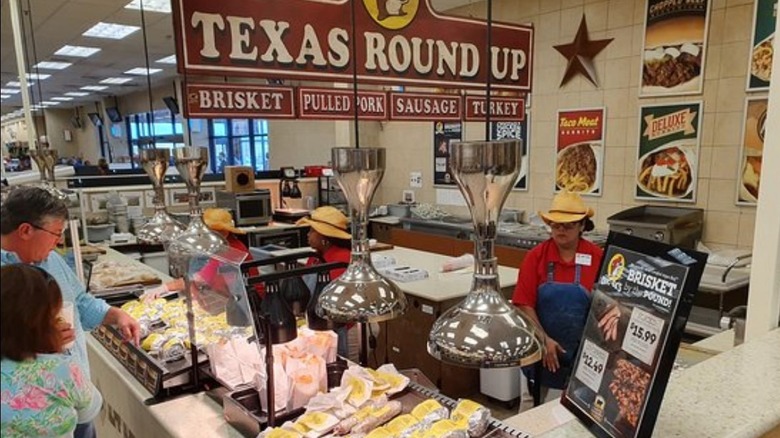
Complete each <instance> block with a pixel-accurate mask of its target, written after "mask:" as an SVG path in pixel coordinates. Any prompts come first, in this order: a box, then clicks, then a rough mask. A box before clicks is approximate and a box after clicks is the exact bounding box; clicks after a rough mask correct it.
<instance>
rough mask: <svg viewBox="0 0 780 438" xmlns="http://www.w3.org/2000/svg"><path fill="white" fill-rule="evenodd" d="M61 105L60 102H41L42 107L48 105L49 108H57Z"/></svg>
mask: <svg viewBox="0 0 780 438" xmlns="http://www.w3.org/2000/svg"><path fill="white" fill-rule="evenodd" d="M59 104H60V103H59V102H52V101H50V100H44V101H43V102H41V105H48V106H55V105H59Z"/></svg>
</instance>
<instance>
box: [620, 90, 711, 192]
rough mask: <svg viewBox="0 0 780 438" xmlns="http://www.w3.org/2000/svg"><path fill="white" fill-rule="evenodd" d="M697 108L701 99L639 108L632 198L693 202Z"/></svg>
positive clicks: (696, 165)
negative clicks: (633, 196)
mask: <svg viewBox="0 0 780 438" xmlns="http://www.w3.org/2000/svg"><path fill="white" fill-rule="evenodd" d="M701 109H702V103H701V102H694V103H681V104H674V105H648V106H643V107H641V108H640V110H639V112H640V117H639V123H640V130H639V132H640V138H639V147H638V155H637V165H636V182H635V190H634V195H635V198H637V199H647V200H651V201H675V202H696V185H697V170H698V166H699V144H700V141H701V136H700V124H701Z"/></svg>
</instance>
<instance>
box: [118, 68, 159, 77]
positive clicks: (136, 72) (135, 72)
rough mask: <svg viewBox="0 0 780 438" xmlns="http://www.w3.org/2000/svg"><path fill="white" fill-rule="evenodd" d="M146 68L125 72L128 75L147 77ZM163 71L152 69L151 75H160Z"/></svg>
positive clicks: (150, 70)
mask: <svg viewBox="0 0 780 438" xmlns="http://www.w3.org/2000/svg"><path fill="white" fill-rule="evenodd" d="M146 71H147V70H146V68H144V67H136V68H133V69H130V70H128V71H126V72H125V74H126V75H137V76H146ZM161 71H162V69H161V68H150V69H149V74H150V75H153V74H155V73H160V72H161Z"/></svg>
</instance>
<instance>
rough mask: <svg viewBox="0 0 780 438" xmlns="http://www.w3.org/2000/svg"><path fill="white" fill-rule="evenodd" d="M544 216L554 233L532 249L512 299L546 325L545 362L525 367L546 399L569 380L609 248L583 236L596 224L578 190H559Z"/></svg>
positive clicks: (541, 214)
mask: <svg viewBox="0 0 780 438" xmlns="http://www.w3.org/2000/svg"><path fill="white" fill-rule="evenodd" d="M539 216H541V217H542V219H543V220H544V222H545V223H546V224H547V225H548V226H549V227H550V229H551V233H550V234H551V237H550V239H548V240H546V241H544V242H542V243H540V244H539V245H537V246H536V247H534V248H533V249H532V250H531V251H529V252H528V254H526V256H525V258H524V259H523V265H522V267H521V268H520V273H519V275H518V278H517V285H516V286H515V292H514V295H513V296H512V302H513V303H514V304H515V305H516V306H518V307H519V308H520V309H521V310H522V311H523V312H525V313H526V314H527V315H528V316H529V317H530V318H531V319H533V320H534V321H536V323H537V324H539V325H540V326H541V328H542V330H541V332H542V336H543V339H544V343H545V355H544V357H543V358H542V362H541V366H536V367H527V368H526V369H524V370H523V371H524V373H525V374H526V376H527V377H528V379H529V381H533V383H534V385H535V388H534V389H535V390H536V391H535V392H536V394H535V395H536V396H537V397H536V398H541V400H537V401H540V402H541V401H543V400H545V399H547V400H550V399H553V398H556V397H559V396H560V390H562V389H564V388H565V387H566V385H567V384H568V380H569V375H570V374H571V367H572V366H573V364H574V359H575V358H574V356H575V355H576V354H577V349H578V347H579V342H580V338H582V332H583V329H584V328H585V321H586V319H587V316H588V309H589V308H590V293H591V292H590V291H591V290H592V289H593V283H594V282H595V281H596V276H597V275H598V271H599V265H600V264H601V257H602V255H603V251H602V249H601V248H599V247H598V246H596V245H594V244H593V243H591V242H589V241H588V240H586V239H583V238H582V233H583V232H585V231H590V230H592V229H593V227H594V225H593V221H592V220H591V219H590V218H591V217H592V216H593V209H591V208H588V207H586V206H585V203H584V202H583V201H582V198H581V197H580V196H579V195H577V194H576V193H569V192H561V193H559V194H557V195H556V196H555V198H553V202H552V206H551V208H550V210H549V211H548V212H546V213H545V212H539Z"/></svg>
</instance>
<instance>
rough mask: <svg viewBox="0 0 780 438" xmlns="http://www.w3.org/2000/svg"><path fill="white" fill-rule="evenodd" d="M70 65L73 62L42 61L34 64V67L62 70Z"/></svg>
mask: <svg viewBox="0 0 780 438" xmlns="http://www.w3.org/2000/svg"><path fill="white" fill-rule="evenodd" d="M71 65H73V64H72V63H70V62H53V61H43V62H39V63H37V64H35V68H41V69H44V70H64V69H66V68H68V67H70V66H71Z"/></svg>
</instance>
